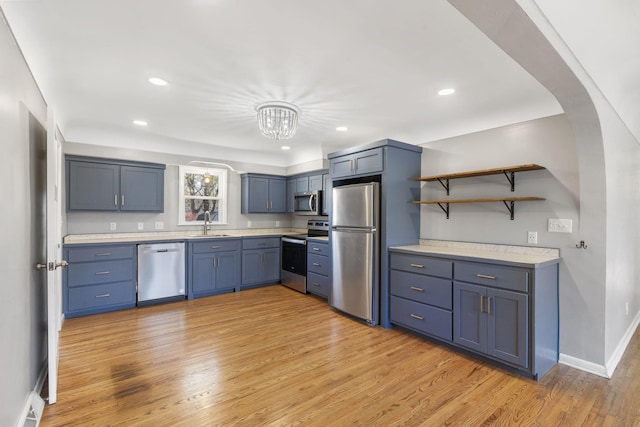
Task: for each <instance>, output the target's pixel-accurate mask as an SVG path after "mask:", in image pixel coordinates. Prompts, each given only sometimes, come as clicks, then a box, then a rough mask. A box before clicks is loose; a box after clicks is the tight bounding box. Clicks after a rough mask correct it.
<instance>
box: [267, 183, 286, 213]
mask: <svg viewBox="0 0 640 427" xmlns="http://www.w3.org/2000/svg"><path fill="white" fill-rule="evenodd" d="M286 195H287V181H286V180H284V179H270V180H269V212H272V213H285V212H286V210H287V197H286Z"/></svg>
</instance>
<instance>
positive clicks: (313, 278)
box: [307, 273, 329, 298]
mask: <svg viewBox="0 0 640 427" xmlns="http://www.w3.org/2000/svg"><path fill="white" fill-rule="evenodd" d="M307 291H309V292H311V293H312V294H316V295H320V296H322V297H325V298H328V297H329V278H328V277H327V276H322V275H320V274H316V273H308V274H307Z"/></svg>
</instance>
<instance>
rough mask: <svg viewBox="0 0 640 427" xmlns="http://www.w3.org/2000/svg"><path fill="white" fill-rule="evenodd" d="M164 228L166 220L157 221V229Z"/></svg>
mask: <svg viewBox="0 0 640 427" xmlns="http://www.w3.org/2000/svg"><path fill="white" fill-rule="evenodd" d="M163 228H164V222H162V221H156V230H162V229H163Z"/></svg>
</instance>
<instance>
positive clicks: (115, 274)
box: [67, 259, 135, 288]
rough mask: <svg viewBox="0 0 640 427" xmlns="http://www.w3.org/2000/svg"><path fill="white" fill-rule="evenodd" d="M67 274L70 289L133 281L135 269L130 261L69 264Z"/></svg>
mask: <svg viewBox="0 0 640 427" xmlns="http://www.w3.org/2000/svg"><path fill="white" fill-rule="evenodd" d="M67 274H68V278H69V284H68V286H69V287H70V288H71V287H74V286H81V285H91V284H97V283H110V282H122V281H125V280H135V269H134V263H133V260H132V259H122V260H115V261H105V262H85V263H79V264H69V269H68V273H67Z"/></svg>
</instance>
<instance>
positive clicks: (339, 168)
mask: <svg viewBox="0 0 640 427" xmlns="http://www.w3.org/2000/svg"><path fill="white" fill-rule="evenodd" d="M383 169H384V163H383V149H382V148H380V147H379V148H373V149H370V150H364V151H361V152H358V153H353V154H347V155H345V156H339V157H335V158H332V159H331V163H330V173H331V176H332V177H333V179H335V178H341V177H350V176H361V175H370V174H373V173H379V172H382V170H383Z"/></svg>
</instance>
